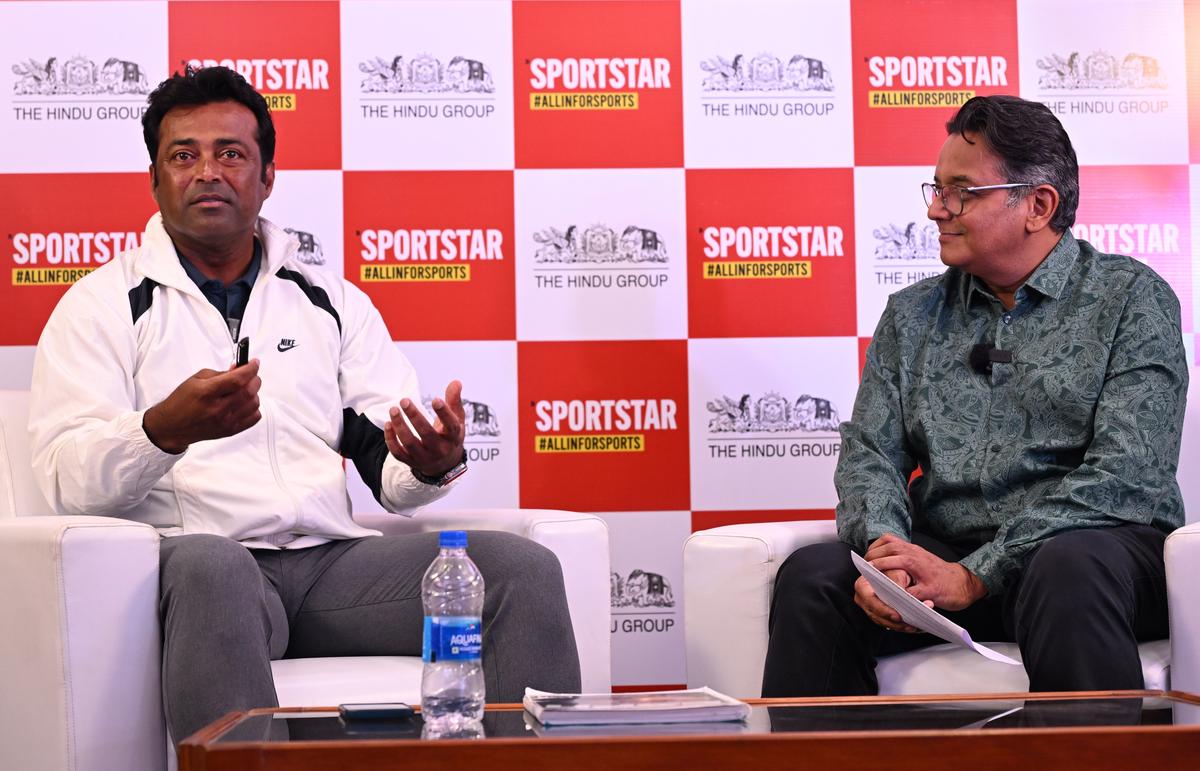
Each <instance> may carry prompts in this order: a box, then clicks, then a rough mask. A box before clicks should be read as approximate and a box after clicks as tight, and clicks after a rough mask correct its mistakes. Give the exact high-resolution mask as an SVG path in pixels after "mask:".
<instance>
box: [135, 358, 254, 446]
mask: <svg viewBox="0 0 1200 771" xmlns="http://www.w3.org/2000/svg"><path fill="white" fill-rule="evenodd" d="M260 388H262V378H260V377H259V376H258V359H251V360H250V362H249V363H247V364H245V365H243V366H241V367H237V368H234V369H230V370H228V371H227V372H217V371H216V370H211V369H202V370H200V371H199V372H197V373H196V374H194V375H192V376H191V377H189V378H188V379H187V380H185V381H183V382H182V383H180V384H179V387H178V388H176V389H175V390H174V391H172V392H171V395H170V396H168V397H167V398H166V399H163V400H162V401H161V402H159V403H158V404H156V405H154V406H153V407H151V408H150V409H148V410H146V412H145V414H144V415H143V416H142V429H143V430H144V431H145V432H146V436H147V437H148V438H149V439H150V441H151V442H153V443H154V445H155V446H156V447H158V448H159V449H160V450H162V451H163V452H169V453H172V454H176V455H177V454H179V453H181V452H183V451H184V450H186V449H187V448H188V446H189V445H190V444H192V443H193V442H200V441H204V440H205V439H220V438H221V437H225V436H233V435H234V434H237V433H240V432H242V431H245V430H246V429H247V428H250V426H253V425H254V424H255V423H257V422H258V421H259V420H260V419H261V418H262V415H261V414H260V413H259V411H258V406H259V402H258V389H260Z"/></svg>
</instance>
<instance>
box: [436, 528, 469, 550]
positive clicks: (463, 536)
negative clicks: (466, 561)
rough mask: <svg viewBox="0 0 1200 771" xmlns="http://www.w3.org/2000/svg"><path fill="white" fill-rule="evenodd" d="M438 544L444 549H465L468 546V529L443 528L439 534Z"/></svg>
mask: <svg viewBox="0 0 1200 771" xmlns="http://www.w3.org/2000/svg"><path fill="white" fill-rule="evenodd" d="M438 546H440V547H441V548H443V549H465V548H466V547H467V531H466V530H443V531H442V532H441V533H440V534H439V536H438Z"/></svg>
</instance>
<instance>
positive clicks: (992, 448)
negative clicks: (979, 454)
mask: <svg viewBox="0 0 1200 771" xmlns="http://www.w3.org/2000/svg"><path fill="white" fill-rule="evenodd" d="M991 450H992V452H1000V445H998V444H993V445H992V447H991Z"/></svg>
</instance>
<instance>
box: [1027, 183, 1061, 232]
mask: <svg viewBox="0 0 1200 771" xmlns="http://www.w3.org/2000/svg"><path fill="white" fill-rule="evenodd" d="M1029 198H1030V200H1031V201H1032V204H1033V205H1032V206H1031V207H1030V209H1029V216H1027V217H1026V218H1025V230H1026V232H1028V233H1036V232H1038V231H1039V230H1043V229H1045V228H1047V227H1049V226H1050V220H1052V219H1054V213H1055V212H1057V211H1058V191H1057V190H1055V189H1054V187H1053V186H1051V185H1038V186H1037V187H1035V188H1034V189H1033V192H1032V193H1030V194H1029Z"/></svg>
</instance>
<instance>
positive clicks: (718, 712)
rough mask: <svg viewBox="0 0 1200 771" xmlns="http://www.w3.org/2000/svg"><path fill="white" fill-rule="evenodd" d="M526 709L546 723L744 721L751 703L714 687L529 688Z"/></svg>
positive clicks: (596, 723)
mask: <svg viewBox="0 0 1200 771" xmlns="http://www.w3.org/2000/svg"><path fill="white" fill-rule="evenodd" d="M522 703H523V704H524V705H525V709H526V710H527V711H528V712H529V714H531V715H533V717H534V718H536V719H537V720H538V722H540V723H542V724H543V725H548V726H553V725H602V724H616V723H700V722H724V721H732V720H744V719H745V718H746V716H747V715H749V714H750V706H749V705H748V704H746V703H744V702H741V701H738V700H737V699H733V698H730V697H728V696H726V695H725V694H723V693H717V692H716V691H714V690H713V689H711V688H691V689H689V690H686V691H648V692H643V693H547V692H546V691H538V690H534V689H533V688H526V689H525V698H524V700H523V701H522Z"/></svg>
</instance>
